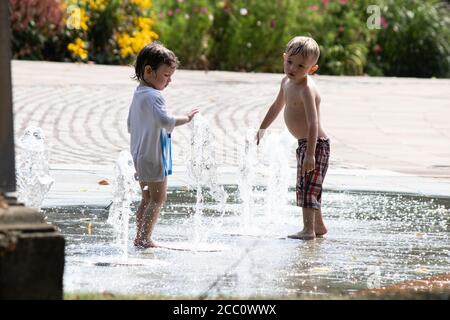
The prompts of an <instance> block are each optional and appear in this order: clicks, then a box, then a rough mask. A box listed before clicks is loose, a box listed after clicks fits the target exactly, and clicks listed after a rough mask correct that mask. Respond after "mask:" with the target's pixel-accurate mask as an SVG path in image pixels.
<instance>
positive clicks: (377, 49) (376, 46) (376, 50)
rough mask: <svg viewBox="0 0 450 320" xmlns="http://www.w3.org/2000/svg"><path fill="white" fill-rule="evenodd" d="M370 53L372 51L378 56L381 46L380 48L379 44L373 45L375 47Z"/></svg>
mask: <svg viewBox="0 0 450 320" xmlns="http://www.w3.org/2000/svg"><path fill="white" fill-rule="evenodd" d="M372 51H373V52H374V53H375V54H380V53H381V51H382V50H381V46H380V45H379V44H377V45H375V47H373V49H372Z"/></svg>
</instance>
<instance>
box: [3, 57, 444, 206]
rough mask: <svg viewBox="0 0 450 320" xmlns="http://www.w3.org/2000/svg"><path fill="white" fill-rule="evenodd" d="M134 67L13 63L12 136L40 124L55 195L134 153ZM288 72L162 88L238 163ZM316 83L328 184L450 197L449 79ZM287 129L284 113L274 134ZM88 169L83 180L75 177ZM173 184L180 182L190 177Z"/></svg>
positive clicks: (185, 134)
mask: <svg viewBox="0 0 450 320" xmlns="http://www.w3.org/2000/svg"><path fill="white" fill-rule="evenodd" d="M132 71H133V69H132V68H131V67H126V66H102V65H86V64H73V63H50V62H30V61H13V63H12V74H13V97H14V112H15V136H16V139H19V137H20V135H21V134H22V133H23V131H24V129H25V128H26V127H27V126H30V125H35V126H39V127H41V128H43V130H44V132H45V133H46V136H47V142H48V144H49V148H50V152H51V156H50V165H51V167H52V169H54V173H55V174H56V175H57V176H58V177H59V179H60V182H61V183H63V186H62V187H61V184H60V185H59V187H58V186H57V185H58V184H56V185H55V186H54V187H53V190H54V189H55V187H56V188H57V189H58V188H59V189H58V190H60V191H61V193H60V194H59V195H58V196H57V198H58V197H66V198H67V194H65V193H64V192H63V191H64V190H65V188H69V187H70V186H69V185H70V184H73V183H75V181H81V180H83V179H84V178H86V179H88V178H89V179H90V180H89V181H90V183H91V187H92V188H94V186H95V189H96V190H97V189H98V186H97V185H95V181H96V180H93V179H97V178H101V177H102V176H108V173H110V172H111V171H112V165H113V163H114V160H115V159H116V158H117V155H118V153H119V152H120V151H121V150H128V134H127V131H126V118H127V114H128V107H129V104H130V101H131V97H132V94H133V90H134V88H135V86H136V83H135V82H134V81H133V80H131V79H130V77H131V75H132ZM281 77H282V75H281V74H254V73H233V72H208V73H205V72H202V71H186V70H178V71H177V72H176V73H175V76H174V77H173V82H172V84H171V85H170V86H169V87H168V88H167V89H166V90H165V91H164V93H163V94H164V95H165V97H166V100H167V103H168V108H169V110H170V111H171V112H172V113H173V114H183V113H185V112H186V111H188V110H190V109H191V108H193V107H199V108H200V109H201V112H202V114H203V115H204V116H205V117H206V118H207V119H208V120H209V121H210V124H211V128H212V130H213V132H214V134H215V137H216V141H217V143H216V146H217V155H218V164H219V165H220V166H221V167H223V168H233V167H235V166H236V165H237V164H238V160H239V159H238V149H239V146H240V144H241V143H242V136H243V135H244V134H245V133H246V131H247V130H248V129H251V128H253V129H256V128H257V126H258V125H259V123H260V121H261V120H262V118H263V117H264V115H265V113H266V111H267V108H268V106H269V105H270V104H271V103H272V101H273V99H274V97H275V95H276V94H277V91H278V88H279V81H280V79H281ZM316 81H317V83H318V86H319V88H320V90H321V93H322V118H323V122H324V127H325V129H326V131H327V133H328V134H329V136H330V137H331V139H332V158H333V160H332V163H331V167H330V175H329V178H327V181H326V182H327V186H328V187H330V186H331V187H333V188H337V189H342V188H344V189H345V188H350V189H366V190H372V189H374V190H385V191H392V192H400V191H407V192H408V191H409V192H419V193H420V191H421V190H422V191H423V190H425V189H426V190H425V192H423V193H425V194H439V195H447V196H448V195H450V147H449V146H450V122H449V121H448V119H450V90H448V88H450V80H441V79H403V78H402V79H400V78H369V77H333V76H317V77H316ZM283 128H284V123H283V119H282V116H279V118H278V119H277V120H276V122H275V123H274V124H273V125H272V127H271V131H279V132H281V131H282V130H283ZM189 132H190V131H189V129H188V128H187V126H182V127H179V128H176V130H175V133H174V137H173V142H174V148H173V149H174V165H175V166H177V167H178V168H180V169H179V170H181V171H182V170H183V168H182V166H183V165H184V164H185V158H186V154H187V151H188V150H189V149H188V148H189V134H190V133H189ZM293 142H294V143H295V141H294V140H293ZM291 164H292V165H293V166H294V165H295V163H294V159H293V161H292V163H291ZM89 168H91V169H89ZM92 168H95V169H92ZM83 170H84V171H83ZM225 170H228V171H229V174H228V176H233V174H234V173H232V172H231V171H230V170H229V169H225ZM346 170H347V171H346ZM348 170H351V171H348ZM83 172H84V173H83ZM82 173H83V174H84V176H83V177H84V178H83V179H81V180H77V179H75V178H76V177H78V178H80V176H79V175H81V174H82ZM94 173H96V175H93V174H94ZM68 175H70V177H71V178H74V179H73V180H71V179H67V177H68ZM234 175H235V174H234ZM333 177H334V178H333ZM418 177H421V179H422V180H418ZM175 181H178V183H179V184H181V183H182V181H183V177H181V176H180V179H179V180H176V179H175ZM64 183H65V187H64ZM422 186H426V188H423V187H422ZM72 187H73V186H72ZM77 187H79V189H80V188H82V189H83V190H84V189H87V188H86V187H83V186H81V185H79V186H77ZM77 187H75V188H77ZM94 191H95V190H94ZM82 196H83V195H78V196H76V197H82ZM83 197H84V196H83Z"/></svg>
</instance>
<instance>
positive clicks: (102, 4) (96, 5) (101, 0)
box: [89, 0, 108, 11]
mask: <svg viewBox="0 0 450 320" xmlns="http://www.w3.org/2000/svg"><path fill="white" fill-rule="evenodd" d="M107 1H108V0H89V7H90V8H91V9H92V10H94V11H103V10H105V8H106V3H107Z"/></svg>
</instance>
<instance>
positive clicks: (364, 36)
mask: <svg viewBox="0 0 450 320" xmlns="http://www.w3.org/2000/svg"><path fill="white" fill-rule="evenodd" d="M369 2H370V1H366V0H360V1H346V0H339V1H338V0H330V1H324V0H322V1H301V2H298V3H297V7H296V9H295V10H296V11H297V12H298V14H297V19H296V23H295V24H293V25H292V27H291V28H290V29H289V31H290V32H291V33H293V34H294V33H297V34H302V35H309V36H311V37H312V38H314V39H315V40H316V41H317V43H318V44H319V46H320V49H321V56H320V59H319V63H318V64H319V73H322V74H334V75H344V74H345V75H362V74H364V69H365V67H366V64H367V53H368V51H369V49H368V45H369V42H370V39H371V37H373V32H371V31H370V30H369V29H368V28H367V26H366V20H367V14H366V8H367V6H368V5H369Z"/></svg>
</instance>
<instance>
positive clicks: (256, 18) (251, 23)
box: [210, 0, 292, 72]
mask: <svg viewBox="0 0 450 320" xmlns="http://www.w3.org/2000/svg"><path fill="white" fill-rule="evenodd" d="M291 4H292V1H289V0H277V1H261V0H238V1H220V2H217V4H216V10H215V14H214V25H213V28H212V31H211V38H212V41H211V44H210V46H211V49H210V60H211V65H212V66H213V68H217V69H225V70H235V71H263V72H279V71H281V70H282V60H281V57H282V53H283V50H284V46H285V45H286V41H287V37H286V33H285V29H286V26H287V24H288V21H289V18H290V17H291V16H292V15H291V12H290V10H289V8H290V7H291Z"/></svg>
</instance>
